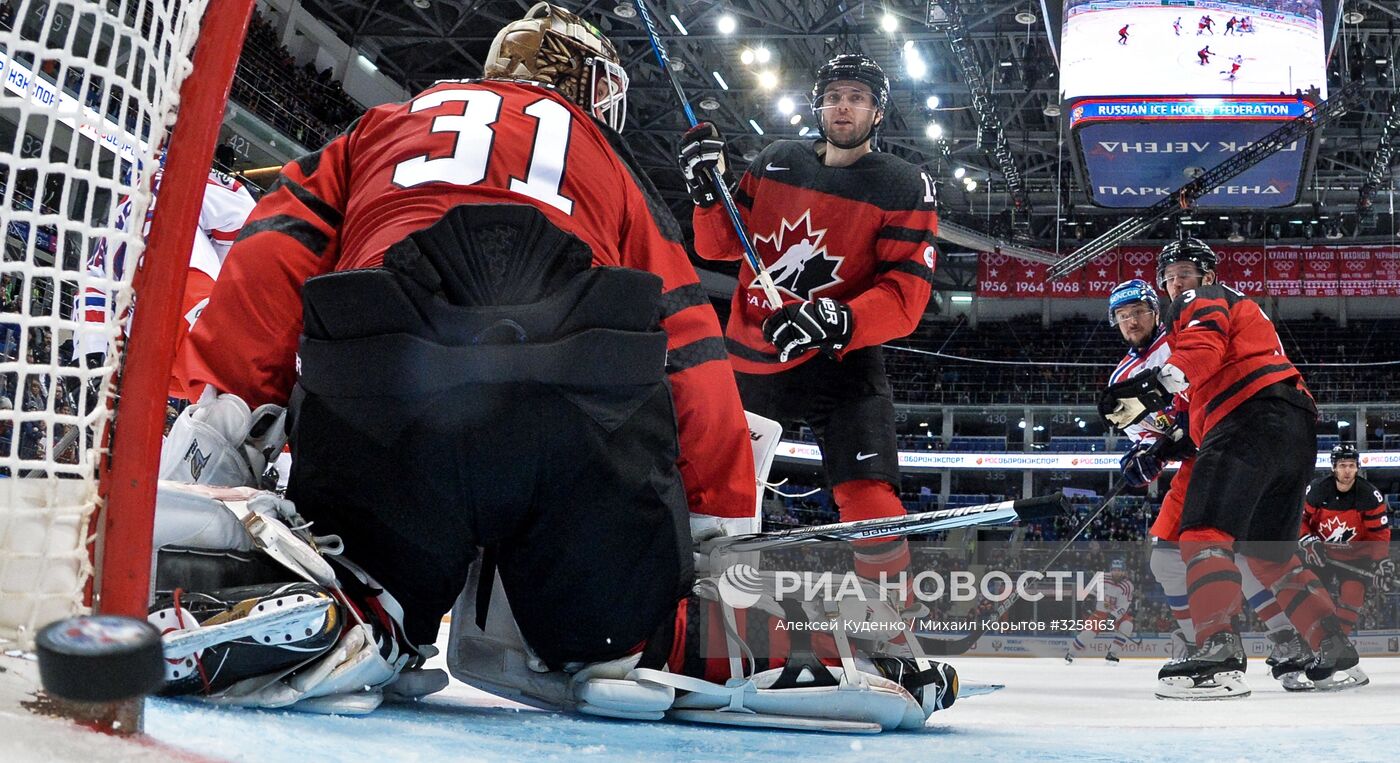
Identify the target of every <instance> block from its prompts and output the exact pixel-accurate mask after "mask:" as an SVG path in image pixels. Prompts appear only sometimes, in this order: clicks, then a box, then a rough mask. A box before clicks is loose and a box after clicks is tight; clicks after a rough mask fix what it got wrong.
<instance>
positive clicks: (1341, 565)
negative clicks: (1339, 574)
mask: <svg viewBox="0 0 1400 763" xmlns="http://www.w3.org/2000/svg"><path fill="white" fill-rule="evenodd" d="M1327 566H1328V567H1331V568H1333V569H1337V570H1341V571H1343V572H1350V573H1351V574H1353V575H1356V576H1358V577H1363V578H1366V579H1367V580H1369V581H1371V582H1372V583H1375V584H1376V585H1377V586H1378V587H1379V588H1380V589H1381V590H1382V591H1393V590H1395V588H1396V586H1397V584H1400V580H1397V579H1394V578H1383V577H1381V576H1380V575H1378V574H1376V573H1375V572H1374V571H1372V570H1367V569H1364V568H1361V567H1357V566H1355V565H1352V564H1347V563H1346V562H1339V561H1337V560H1335V559H1328V560H1327Z"/></svg>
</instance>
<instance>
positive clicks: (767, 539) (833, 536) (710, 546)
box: [697, 493, 1069, 554]
mask: <svg viewBox="0 0 1400 763" xmlns="http://www.w3.org/2000/svg"><path fill="white" fill-rule="evenodd" d="M1068 510H1069V504H1068V502H1067V501H1066V500H1065V497H1064V495H1062V494H1060V493H1052V494H1051V495H1044V496H1037V497H1035V498H1021V499H1018V500H1014V501H999V502H997V503H984V504H980V505H977V506H961V507H958V508H954V509H938V510H936V511H926V512H923V513H919V514H906V515H904V516H902V517H879V518H876V519H862V520H858V521H855V522H836V523H833V524H828V525H814V526H812V527H795V528H793V529H791V530H779V531H777V532H769V533H754V534H750V535H730V536H725V537H722V538H715V539H714V540H712V541H707V542H705V543H702V544H700V545H699V546H698V547H697V551H699V552H700V553H703V554H708V553H711V552H713V551H733V552H744V551H763V550H766V549H774V548H786V547H789V546H796V545H802V544H807V543H821V542H824V541H850V540H863V539H866V538H880V537H885V536H890V535H913V534H917V533H927V532H937V531H939V530H951V529H953V528H956V527H969V526H972V525H995V524H1008V523H1010V522H1014V521H1016V520H1018V519H1020V520H1032V519H1043V518H1045V517H1052V516H1056V515H1058V514H1063V513H1066V512H1068Z"/></svg>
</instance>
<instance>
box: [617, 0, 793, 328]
mask: <svg viewBox="0 0 1400 763" xmlns="http://www.w3.org/2000/svg"><path fill="white" fill-rule="evenodd" d="M635 4H636V6H637V12H638V13H640V14H642V22H643V26H645V27H646V28H647V38H648V39H649V40H651V50H652V52H653V53H655V54H656V62H657V63H658V64H660V65H661V71H662V73H664V74H665V75H666V79H668V80H670V82H671V87H672V88H674V89H675V91H676V98H678V99H680V102H681V107H682V108H683V109H685V119H686V121H687V122H689V123H690V126H691V127H694V126H695V125H697V124H699V120H697V119H696V118H695V110H694V109H692V108H690V100H689V99H688V98H686V97H685V91H684V90H682V89H681V82H680V80H678V79H676V74H675V72H674V71H672V70H671V58H670V56H668V55H667V54H666V47H665V46H664V45H662V44H661V37H660V35H659V34H658V33H657V31H656V21H655V20H654V19H652V16H651V9H650V8H648V7H647V3H646V0H637V2H636V3H635ZM710 178H711V180H712V181H713V182H714V184H715V190H716V191H717V192H718V193H719V200H720V202H721V203H723V204H724V211H725V212H728V213H729V222H730V223H731V224H733V226H734V232H735V233H737V234H739V241H740V243H742V244H743V245H744V259H745V260H746V261H748V263H749V267H751V268H753V272H754V275H756V276H757V277H758V285H759V286H761V287H763V296H765V297H767V298H768V302H769V304H771V305H772V307H773V309H774V310H777V309H778V308H780V307H782V306H783V297H782V295H781V294H779V293H778V287H777V286H775V285H773V277H772V276H770V275H769V274H768V269H767V268H765V267H764V266H763V260H760V259H759V258H758V252H755V251H754V248H753V242H752V241H750V240H749V234H748V231H746V230H744V220H743V218H741V217H739V208H738V207H737V206H735V205H734V197H733V196H732V195H730V193H729V187H728V186H726V185H725V184H724V177H723V176H722V175H720V172H719V167H712V168H711V169H710Z"/></svg>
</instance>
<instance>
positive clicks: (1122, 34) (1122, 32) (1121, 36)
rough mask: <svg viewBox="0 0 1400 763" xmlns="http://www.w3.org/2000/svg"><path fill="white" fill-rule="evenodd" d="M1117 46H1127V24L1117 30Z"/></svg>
mask: <svg viewBox="0 0 1400 763" xmlns="http://www.w3.org/2000/svg"><path fill="white" fill-rule="evenodd" d="M1118 44H1119V45H1127V44H1128V25H1127V24H1124V25H1123V28H1122V29H1119V30H1118Z"/></svg>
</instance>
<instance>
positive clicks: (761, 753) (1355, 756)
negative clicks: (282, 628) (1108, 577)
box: [0, 657, 1400, 763]
mask: <svg viewBox="0 0 1400 763" xmlns="http://www.w3.org/2000/svg"><path fill="white" fill-rule="evenodd" d="M953 663H954V664H955V665H956V666H957V667H958V669H959V671H960V673H961V675H962V678H963V680H965V681H968V682H974V683H1002V684H1005V685H1006V688H1004V689H1002V690H1001V691H997V692H995V693H992V694H986V695H981V696H971V697H965V698H963V699H962V700H960V701H958V703H957V704H955V705H954V706H953V707H952V708H950V709H949V710H947V711H944V712H941V713H937V714H935V715H934V716H933V717H931V718H930V719H929V722H928V725H927V726H925V727H924V729H922V730H921V731H917V732H896V733H886V734H881V735H875V736H848V735H838V734H817V733H793V732H779V731H752V730H743V729H730V728H718V727H705V726H689V725H681V724H672V723H637V722H626V721H609V720H603V719H595V718H585V717H579V716H566V715H558V714H553V713H544V712H539V711H535V710H530V709H524V708H521V707H519V706H513V705H511V704H510V703H508V702H505V701H503V700H498V699H496V698H494V697H491V696H489V695H486V694H483V693H481V692H478V691H476V690H474V689H471V688H470V687H467V686H464V685H462V684H459V683H456V682H455V681H454V682H453V683H452V685H451V686H449V687H448V689H447V690H446V691H444V692H442V693H440V694H437V695H434V696H432V697H429V698H427V699H425V700H422V701H420V702H418V703H416V704H413V705H400V706H385V707H383V708H380V709H379V710H377V711H375V712H374V713H373V714H371V715H369V716H364V717H358V718H349V717H330V716H315V715H304V714H301V713H293V712H283V711H253V710H227V709H215V708H211V707H207V706H203V705H200V704H198V703H190V702H180V701H174V700H168V699H158V700H151V701H149V702H148V704H147V708H148V711H147V719H146V730H147V733H148V734H149V739H147V740H144V741H142V742H139V743H138V742H131V741H127V740H118V739H113V738H110V737H102V736H99V735H96V734H94V733H92V732H87V731H83V730H80V729H77V728H75V727H73V726H70V725H67V724H64V723H62V722H59V721H50V720H46V719H40V718H33V717H28V716H24V715H15V714H5V713H0V760H4V761H10V762H14V763H18V762H19V761H81V762H82V763H96V762H97V761H101V762H102V763H107V762H108V761H157V760H159V761H171V760H182V759H184V760H201V759H214V760H231V761H257V762H259V763H281V762H284V761H285V762H288V763H290V762H291V761H297V762H298V763H304V762H306V761H331V760H349V761H372V762H374V763H390V762H391V761H424V762H427V761H470V760H515V761H518V760H525V759H536V760H546V759H552V760H576V759H596V760H646V761H649V762H652V763H654V762H655V761H670V760H677V761H692V760H694V761H721V760H734V759H754V758H792V757H801V758H803V759H811V760H835V759H845V760H854V759H868V760H918V759H920V757H916V756H926V755H938V756H939V759H940V760H977V759H982V760H1013V759H1026V760H1046V761H1076V762H1080V761H1100V760H1102V761H1109V760H1114V761H1119V760H1163V761H1165V760H1173V761H1179V760H1183V759H1188V758H1195V757H1199V758H1204V759H1209V760H1212V761H1228V760H1273V761H1277V760H1282V759H1285V758H1294V757H1298V756H1299V755H1305V756H1306V755H1323V756H1326V758H1327V759H1329V760H1338V761H1383V760H1385V761H1389V760H1394V759H1395V754H1394V750H1395V749H1396V748H1397V747H1400V714H1397V710H1396V708H1400V659H1370V660H1365V661H1364V662H1363V666H1364V668H1365V669H1366V670H1367V672H1368V673H1369V674H1370V675H1371V677H1372V683H1371V685H1370V686H1367V687H1363V688H1361V689H1356V690H1353V691H1349V692H1342V693H1337V694H1288V693H1286V692H1284V691H1283V690H1282V689H1281V688H1279V686H1278V684H1277V682H1275V681H1273V680H1272V679H1270V678H1269V677H1268V674H1267V670H1266V668H1265V667H1264V665H1263V662H1262V661H1260V660H1253V661H1251V666H1250V667H1251V672H1250V675H1249V678H1248V680H1249V682H1250V685H1251V686H1252V687H1253V688H1254V695H1253V696H1251V697H1248V698H1245V699H1238V700H1230V701H1224V702H1175V701H1167V700H1158V699H1156V698H1155V697H1154V696H1153V694H1152V687H1153V683H1154V681H1155V677H1156V672H1157V668H1158V667H1159V664H1160V663H1159V661H1158V660H1131V659H1130V660H1125V661H1124V662H1123V663H1121V664H1119V665H1116V666H1114V665H1108V664H1106V663H1105V662H1104V661H1103V660H1102V659H1098V658H1093V657H1086V658H1083V659H1080V660H1078V661H1077V662H1076V663H1075V664H1074V665H1066V664H1064V663H1063V662H1062V661H1060V660H1058V659H1050V658H1039V659H1018V658H1006V657H968V658H962V659H955V660H953ZM182 753H185V754H182ZM949 756H951V757H949Z"/></svg>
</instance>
